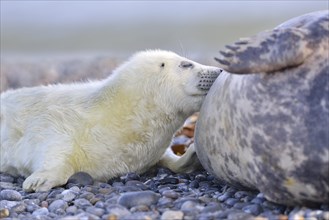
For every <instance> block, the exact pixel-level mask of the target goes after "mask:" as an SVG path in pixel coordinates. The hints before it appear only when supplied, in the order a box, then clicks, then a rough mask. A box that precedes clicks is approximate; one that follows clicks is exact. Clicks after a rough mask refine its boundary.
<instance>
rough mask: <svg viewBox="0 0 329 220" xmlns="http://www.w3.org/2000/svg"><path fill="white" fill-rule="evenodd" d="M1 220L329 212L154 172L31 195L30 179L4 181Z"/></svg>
mask: <svg viewBox="0 0 329 220" xmlns="http://www.w3.org/2000/svg"><path fill="white" fill-rule="evenodd" d="M0 179H1V182H0V187H1V192H0V200H1V201H0V218H1V219H6V220H7V219H8V220H9V219H40V220H48V219H63V220H80V219H86V220H91V219H106V220H116V219H124V220H139V219H140V220H151V219H160V220H173V219H185V220H194V219H200V220H210V219H232V220H235V219H241V220H242V219H244V220H247V219H257V220H263V219H264V220H265V219H273V220H276V219H278V220H285V219H287V220H290V219H293V220H303V219H305V220H306V219H307V220H308V219H310V220H311V219H323V220H328V219H329V206H328V205H325V204H324V205H321V206H320V207H318V208H317V209H310V208H306V207H286V206H283V205H279V204H275V203H272V202H270V201H267V200H266V199H265V198H264V196H263V194H262V193H259V192H256V191H245V190H242V189H237V188H233V187H230V186H228V185H226V184H224V183H222V182H220V181H218V180H216V179H215V178H214V176H212V175H211V174H209V173H207V172H206V171H204V170H199V171H197V172H193V173H190V174H175V173H172V172H171V171H170V170H168V169H166V168H162V167H154V168H152V169H151V170H149V171H148V172H147V173H144V174H142V175H139V174H136V173H129V174H126V175H123V176H121V177H118V178H115V179H111V180H109V181H108V182H97V181H94V180H93V179H92V178H91V176H89V175H88V174H86V173H77V174H75V175H73V176H72V177H71V178H70V179H69V181H68V183H67V184H66V185H65V186H62V187H58V188H54V189H52V190H50V191H48V192H35V193H27V192H24V191H23V189H22V183H23V181H24V178H22V177H18V178H15V177H12V176H10V175H8V174H5V173H1V175H0Z"/></svg>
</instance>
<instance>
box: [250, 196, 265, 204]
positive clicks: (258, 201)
mask: <svg viewBox="0 0 329 220" xmlns="http://www.w3.org/2000/svg"><path fill="white" fill-rule="evenodd" d="M264 201H265V198H260V197H255V198H254V199H252V200H251V201H250V202H251V203H254V204H262V203H263V202H264Z"/></svg>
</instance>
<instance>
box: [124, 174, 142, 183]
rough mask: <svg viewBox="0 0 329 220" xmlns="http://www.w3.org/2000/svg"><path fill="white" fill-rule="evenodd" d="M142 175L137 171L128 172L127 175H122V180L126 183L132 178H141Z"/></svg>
mask: <svg viewBox="0 0 329 220" xmlns="http://www.w3.org/2000/svg"><path fill="white" fill-rule="evenodd" d="M139 179H140V176H139V175H138V174H137V173H127V174H126V175H124V176H122V177H120V180H121V181H122V182H124V183H126V182H127V181H130V180H139Z"/></svg>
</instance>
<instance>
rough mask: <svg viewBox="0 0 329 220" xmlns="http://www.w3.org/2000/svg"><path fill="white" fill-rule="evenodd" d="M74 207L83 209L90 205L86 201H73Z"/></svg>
mask: <svg viewBox="0 0 329 220" xmlns="http://www.w3.org/2000/svg"><path fill="white" fill-rule="evenodd" d="M74 205H75V206H76V207H78V208H80V209H85V208H87V207H89V206H92V204H91V203H90V202H89V201H88V200H87V199H76V200H74Z"/></svg>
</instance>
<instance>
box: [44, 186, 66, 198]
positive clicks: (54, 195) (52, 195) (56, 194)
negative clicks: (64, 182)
mask: <svg viewBox="0 0 329 220" xmlns="http://www.w3.org/2000/svg"><path fill="white" fill-rule="evenodd" d="M63 191H64V190H63V189H62V188H59V189H53V190H51V192H50V193H49V195H48V197H47V199H61V198H62V197H63V196H62V195H61V193H62V192H63Z"/></svg>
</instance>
